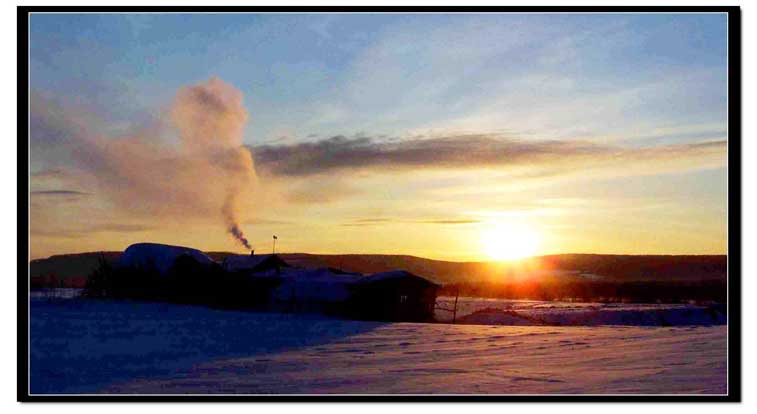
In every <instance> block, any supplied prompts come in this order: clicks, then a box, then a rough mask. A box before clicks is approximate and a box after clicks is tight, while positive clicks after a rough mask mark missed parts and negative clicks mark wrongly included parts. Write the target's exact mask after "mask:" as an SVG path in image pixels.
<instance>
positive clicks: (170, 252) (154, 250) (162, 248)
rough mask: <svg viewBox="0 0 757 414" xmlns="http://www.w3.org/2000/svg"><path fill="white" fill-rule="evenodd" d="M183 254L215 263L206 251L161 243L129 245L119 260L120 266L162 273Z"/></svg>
mask: <svg viewBox="0 0 757 414" xmlns="http://www.w3.org/2000/svg"><path fill="white" fill-rule="evenodd" d="M182 256H188V257H191V258H192V259H194V260H195V261H196V262H197V263H199V264H201V265H206V266H211V265H213V264H215V262H214V261H213V259H211V258H210V257H208V256H207V255H206V254H205V253H203V252H201V251H199V250H197V249H192V248H191V247H183V246H171V245H168V244H159V243H136V244H132V245H131V246H129V247H128V248H127V249H126V250H125V251H124V252H123V254H122V255H121V257H120V258H119V260H118V265H119V267H129V268H137V269H142V270H155V271H157V272H158V273H159V274H160V275H166V274H168V271H169V270H170V269H171V267H172V266H173V265H174V263H176V260H177V259H178V258H180V257H182Z"/></svg>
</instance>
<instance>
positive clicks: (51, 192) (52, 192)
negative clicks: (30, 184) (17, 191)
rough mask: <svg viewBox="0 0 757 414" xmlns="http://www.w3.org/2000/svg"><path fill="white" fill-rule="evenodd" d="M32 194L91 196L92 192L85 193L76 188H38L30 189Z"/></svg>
mask: <svg viewBox="0 0 757 414" xmlns="http://www.w3.org/2000/svg"><path fill="white" fill-rule="evenodd" d="M29 194H30V195H32V196H89V195H92V193H85V192H83V191H76V190H36V191H30V192H29Z"/></svg>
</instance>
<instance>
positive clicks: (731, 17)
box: [16, 6, 742, 402]
mask: <svg viewBox="0 0 757 414" xmlns="http://www.w3.org/2000/svg"><path fill="white" fill-rule="evenodd" d="M16 11H17V23H18V26H17V47H18V51H17V69H18V90H17V120H18V131H17V132H18V138H17V140H18V154H17V155H18V172H17V174H18V175H17V179H18V198H17V202H18V217H17V224H18V226H17V229H18V252H17V254H18V256H17V261H18V264H17V266H18V280H17V294H18V301H17V340H18V348H17V349H18V350H17V352H18V355H17V367H18V373H17V382H16V387H17V400H18V401H20V402H740V401H741V392H742V389H741V388H742V385H741V376H742V373H741V299H742V293H741V158H742V154H741V8H740V7H738V6H685V7H682V6H606V7H605V6H501V7H500V6H473V7H471V6H438V7H436V6H407V7H397V6H250V7H246V6H241V7H240V6H152V7H147V6H18V7H17V9H16ZM33 12H67V13H71V12H88V13H93V12H105V13H107V12H189V13H191V12H217V13H222V12H223V13H234V12H246V13H255V12H257V13H275V12H305V13H307V12H323V13H326V12H381V13H386V12H395V13H408V12H417V13H422V12H445V13H455V12H476V13H487V12H488V13H491V12H497V13H507V12H510V13H514V12H543V13H555V12H562V13H566V12H567V13H586V12H591V13H621V12H623V13H627V12H651V13H660V12H670V13H696V12H709V13H711V12H723V13H728V108H729V109H728V383H727V384H728V394H726V395H722V396H720V395H702V396H695V395H680V396H677V395H633V394H628V395H548V394H545V395H470V396H467V395H402V394H392V395H389V394H387V395H330V394H322V395H271V396H267V395H212V394H208V395H203V396H197V395H190V396H184V395H169V396H167V395H40V394H35V395H30V394H29V393H28V380H29V360H28V346H29V343H28V334H29V330H28V322H29V320H28V309H29V307H28V306H29V296H28V286H29V285H28V283H29V278H28V277H29V267H28V263H29V245H28V241H29V240H28V239H29V234H28V230H29V229H28V222H29V212H28V208H29V181H28V178H29V147H28V134H29V131H28V126H29V125H28V122H29V113H28V107H29V90H28V85H29V53H28V52H29V19H28V16H29V13H33ZM21 223H26V225H23V226H22V225H21Z"/></svg>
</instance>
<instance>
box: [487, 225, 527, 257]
mask: <svg viewBox="0 0 757 414" xmlns="http://www.w3.org/2000/svg"><path fill="white" fill-rule="evenodd" d="M481 245H482V249H483V251H484V252H485V253H486V255H487V256H488V257H490V258H491V259H494V260H497V261H509V260H519V259H524V258H526V257H530V256H534V255H536V254H537V253H538V252H539V247H540V246H541V237H540V236H539V233H538V232H537V231H536V230H535V229H534V228H533V227H532V226H529V225H527V224H523V223H508V222H496V223H492V224H491V226H489V227H488V228H487V229H485V230H484V231H483V233H482V234H481Z"/></svg>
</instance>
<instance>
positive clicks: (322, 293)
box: [274, 268, 363, 302]
mask: <svg viewBox="0 0 757 414" xmlns="http://www.w3.org/2000/svg"><path fill="white" fill-rule="evenodd" d="M281 277H282V278H283V279H284V281H283V283H282V284H281V285H279V287H278V288H277V289H276V291H275V292H274V297H275V298H276V299H278V300H281V301H289V300H297V301H302V300H306V301H314V302H341V301H345V300H347V299H348V298H349V297H350V295H351V291H350V287H351V286H353V285H355V284H356V283H358V282H359V281H360V280H361V279H362V278H363V275H362V274H360V273H347V272H338V273H336V272H334V270H333V269H329V268H321V269H295V268H290V269H284V270H282V272H281Z"/></svg>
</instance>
